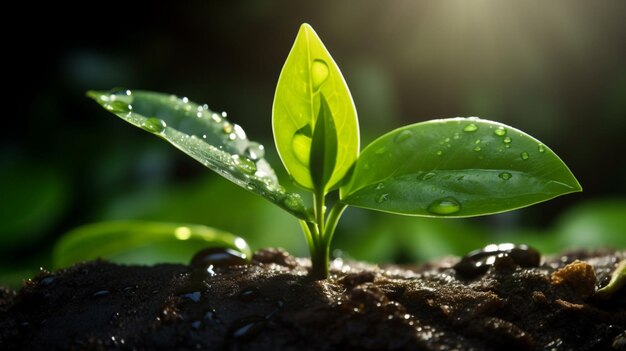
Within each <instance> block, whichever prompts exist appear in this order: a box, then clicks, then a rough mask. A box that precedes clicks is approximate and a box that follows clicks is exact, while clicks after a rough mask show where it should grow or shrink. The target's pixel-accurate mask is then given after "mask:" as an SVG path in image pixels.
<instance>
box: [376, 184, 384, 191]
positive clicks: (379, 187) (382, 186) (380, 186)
mask: <svg viewBox="0 0 626 351" xmlns="http://www.w3.org/2000/svg"><path fill="white" fill-rule="evenodd" d="M384 188H385V184H384V183H378V184H377V185H376V188H375V189H376V190H383V189H384Z"/></svg>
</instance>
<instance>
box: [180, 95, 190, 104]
mask: <svg viewBox="0 0 626 351" xmlns="http://www.w3.org/2000/svg"><path fill="white" fill-rule="evenodd" d="M182 100H183V103H184V104H186V103H189V99H188V98H187V97H186V96H185V97H183V99H182Z"/></svg>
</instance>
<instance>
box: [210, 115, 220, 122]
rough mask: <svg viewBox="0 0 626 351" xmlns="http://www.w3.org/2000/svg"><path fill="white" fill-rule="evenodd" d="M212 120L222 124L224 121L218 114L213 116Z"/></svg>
mask: <svg viewBox="0 0 626 351" xmlns="http://www.w3.org/2000/svg"><path fill="white" fill-rule="evenodd" d="M211 119H212V120H213V122H215V123H220V122H221V121H222V117H220V115H218V114H217V113H213V114H211Z"/></svg>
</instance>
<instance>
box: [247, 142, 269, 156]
mask: <svg viewBox="0 0 626 351" xmlns="http://www.w3.org/2000/svg"><path fill="white" fill-rule="evenodd" d="M244 154H245V155H246V157H247V158H249V159H251V160H252V161H256V160H259V159H261V158H263V157H264V156H265V147H264V146H263V145H261V144H259V143H257V142H254V141H252V142H250V144H249V145H248V147H247V148H246V150H245V151H244Z"/></svg>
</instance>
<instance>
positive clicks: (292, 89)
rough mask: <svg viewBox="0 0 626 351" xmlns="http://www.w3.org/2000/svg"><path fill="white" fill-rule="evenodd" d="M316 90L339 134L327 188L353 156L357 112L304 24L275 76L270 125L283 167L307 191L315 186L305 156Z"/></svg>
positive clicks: (318, 42)
mask: <svg viewBox="0 0 626 351" xmlns="http://www.w3.org/2000/svg"><path fill="white" fill-rule="evenodd" d="M321 94H323V95H324V96H325V98H326V100H327V102H328V107H329V110H330V111H332V119H333V124H334V125H335V126H336V134H337V135H340V136H341V139H340V140H339V144H338V145H337V157H336V161H335V167H334V170H333V172H332V175H331V176H330V179H329V180H328V181H327V182H326V183H327V184H326V189H332V188H334V187H336V186H337V184H338V183H339V182H340V181H341V180H342V179H343V178H344V176H345V175H346V173H347V172H348V170H349V169H350V167H351V166H352V165H353V163H354V161H355V160H356V158H357V155H358V151H359V128H358V121H357V115H356V110H355V108H354V103H353V101H352V97H351V96H350V91H349V90H348V86H347V85H346V82H345V81H344V79H343V76H342V75H341V72H340V71H339V68H338V67H337V64H335V61H334V60H333V58H332V57H331V56H330V54H329V53H328V51H327V50H326V48H325V47H324V44H322V42H321V40H320V39H319V37H318V36H317V34H316V33H315V31H314V30H313V28H311V26H309V25H308V24H303V25H302V26H301V27H300V31H299V32H298V36H297V37H296V41H295V43H294V45H293V48H292V49H291V52H290V53H289V56H288V57H287V61H286V62H285V65H284V67H283V69H282V71H281V73H280V78H279V79H278V86H277V87H276V94H275V96H274V105H273V113H272V124H273V130H274V139H275V141H276V147H277V148H278V153H279V155H280V158H281V160H282V161H283V164H284V165H285V168H287V171H288V172H289V174H290V175H291V177H292V178H293V180H294V181H295V182H296V183H297V184H298V185H300V186H302V187H303V188H305V189H309V190H313V189H314V188H315V186H314V181H313V179H312V178H311V171H310V170H309V168H310V166H311V165H310V164H309V163H310V161H311V160H310V159H309V158H310V156H311V147H312V142H313V141H312V138H313V135H312V134H313V131H314V126H316V119H317V115H318V111H320V103H321V102H320V101H321V99H320V98H319V97H318V96H320V95H321ZM315 172H318V170H316V171H315Z"/></svg>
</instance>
